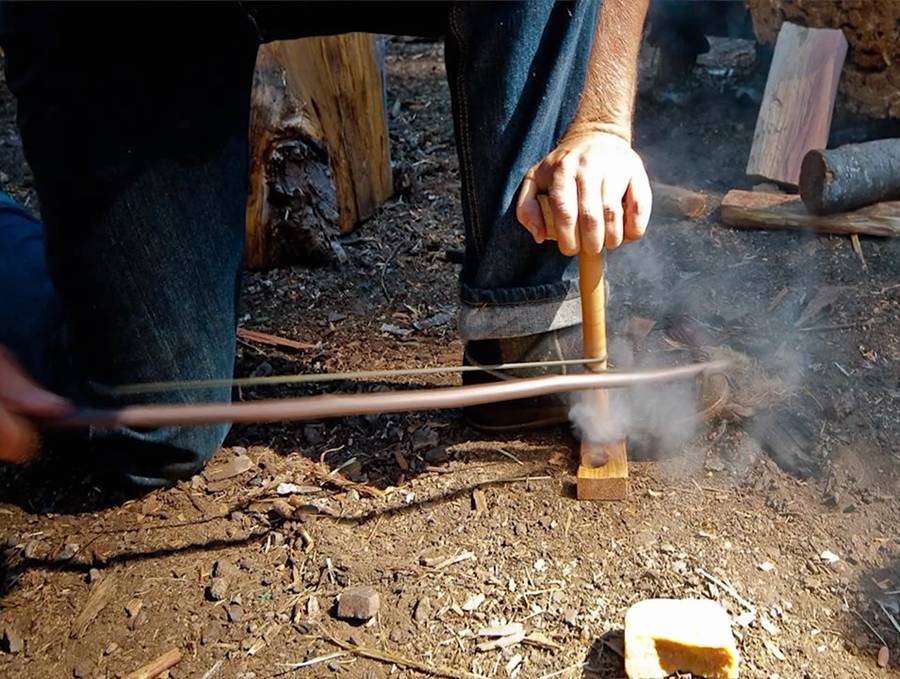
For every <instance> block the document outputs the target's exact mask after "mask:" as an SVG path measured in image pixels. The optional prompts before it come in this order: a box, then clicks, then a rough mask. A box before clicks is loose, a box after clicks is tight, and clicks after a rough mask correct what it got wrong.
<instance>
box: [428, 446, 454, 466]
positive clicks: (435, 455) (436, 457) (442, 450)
mask: <svg viewBox="0 0 900 679" xmlns="http://www.w3.org/2000/svg"><path fill="white" fill-rule="evenodd" d="M424 457H425V461H426V462H427V463H428V464H443V463H444V462H446V461H447V460H449V459H450V454H449V453H448V452H447V448H446V447H445V446H438V447H436V448H432V449H431V450H427V451H425V455H424Z"/></svg>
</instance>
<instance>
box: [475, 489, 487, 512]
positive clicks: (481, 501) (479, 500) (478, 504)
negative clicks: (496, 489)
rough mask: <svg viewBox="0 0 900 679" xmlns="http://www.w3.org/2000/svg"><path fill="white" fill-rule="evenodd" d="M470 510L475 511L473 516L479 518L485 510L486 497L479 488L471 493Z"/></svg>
mask: <svg viewBox="0 0 900 679" xmlns="http://www.w3.org/2000/svg"><path fill="white" fill-rule="evenodd" d="M472 509H473V510H475V516H481V514H483V513H484V512H485V511H486V510H487V497H486V496H485V494H484V491H483V490H481V488H476V489H475V490H473V491H472Z"/></svg>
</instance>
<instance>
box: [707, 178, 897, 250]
mask: <svg viewBox="0 0 900 679" xmlns="http://www.w3.org/2000/svg"><path fill="white" fill-rule="evenodd" d="M721 218H722V222H723V223H725V224H727V225H729V226H735V227H739V228H751V229H787V230H791V231H815V232H817V233H837V234H854V233H856V234H863V235H866V236H885V237H888V238H890V237H895V236H900V201H892V202H887V203H876V204H875V205H870V206H868V207H864V208H860V209H859V210H854V211H852V212H841V213H838V214H833V215H814V214H810V213H809V212H808V211H807V210H806V207H805V206H804V205H803V202H802V201H801V200H800V198H799V197H798V196H794V195H788V194H784V193H768V192H763V191H740V190H738V189H734V190H731V191H729V192H728V193H727V194H725V198H724V200H723V201H722V208H721Z"/></svg>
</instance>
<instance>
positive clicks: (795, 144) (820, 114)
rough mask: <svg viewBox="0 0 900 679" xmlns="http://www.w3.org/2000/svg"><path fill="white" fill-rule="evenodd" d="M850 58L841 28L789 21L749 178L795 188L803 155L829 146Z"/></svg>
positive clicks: (770, 80) (765, 100)
mask: <svg viewBox="0 0 900 679" xmlns="http://www.w3.org/2000/svg"><path fill="white" fill-rule="evenodd" d="M846 55H847V40H846V38H844V34H843V33H842V32H841V31H839V30H834V29H828V28H804V27H802V26H797V25H795V24H791V23H787V22H786V23H784V24H782V26H781V31H780V32H779V33H778V40H777V42H776V43H775V55H774V57H773V59H772V66H771V67H770V68H769V77H768V80H767V81H766V89H765V92H764V93H763V101H762V106H761V107H760V110H759V117H758V118H757V119H756V130H755V132H754V134H753V146H752V147H751V149H750V157H749V159H748V161H747V174H748V175H750V176H751V177H761V178H764V179H768V180H771V181H775V182H779V183H781V184H786V185H790V186H796V185H797V182H798V181H799V179H800V165H801V163H802V162H803V156H805V155H806V153H807V151H810V150H811V149H820V148H825V146H826V145H827V144H828V132H829V130H830V128H831V116H832V113H833V110H834V99H835V95H836V94H837V87H838V80H839V79H840V75H841V69H842V67H843V65H844V58H845V57H846Z"/></svg>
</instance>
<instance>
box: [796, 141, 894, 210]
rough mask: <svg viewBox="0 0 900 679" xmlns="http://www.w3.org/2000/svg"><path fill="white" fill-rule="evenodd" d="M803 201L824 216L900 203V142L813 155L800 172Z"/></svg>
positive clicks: (841, 148)
mask: <svg viewBox="0 0 900 679" xmlns="http://www.w3.org/2000/svg"><path fill="white" fill-rule="evenodd" d="M800 197H801V198H803V204H804V205H806V207H807V208H808V209H809V210H810V211H811V212H815V213H816V214H820V215H825V214H832V213H835V212H846V211H848V210H855V209H856V208H860V207H864V206H866V205H871V204H872V203H878V202H880V201H883V200H897V199H900V139H880V140H878V141H870V142H867V143H865V144H847V145H846V146H841V147H839V148H836V149H830V150H828V151H810V152H809V153H807V154H806V157H805V158H804V159H803V165H802V167H801V168H800Z"/></svg>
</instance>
